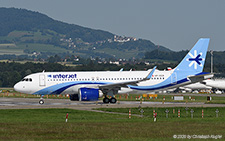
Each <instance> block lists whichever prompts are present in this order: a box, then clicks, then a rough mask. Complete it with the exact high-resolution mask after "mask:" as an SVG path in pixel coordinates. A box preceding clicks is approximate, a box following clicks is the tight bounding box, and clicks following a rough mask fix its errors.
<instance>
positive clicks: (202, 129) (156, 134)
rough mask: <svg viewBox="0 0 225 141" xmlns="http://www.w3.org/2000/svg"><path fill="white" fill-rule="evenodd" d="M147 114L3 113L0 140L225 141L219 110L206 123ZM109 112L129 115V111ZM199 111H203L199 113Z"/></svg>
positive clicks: (68, 111) (25, 111)
mask: <svg viewBox="0 0 225 141" xmlns="http://www.w3.org/2000/svg"><path fill="white" fill-rule="evenodd" d="M135 109H137V108H134V109H132V112H134V111H135ZM102 110H104V109H102ZM137 110H138V109H137ZM144 110H145V113H146V114H144V115H145V116H144V117H143V118H141V117H135V116H132V118H131V119H128V115H119V114H106V113H96V112H89V111H78V110H72V109H32V110H31V109H26V110H0V124H1V126H0V140H174V138H173V136H174V135H222V139H225V138H224V137H225V128H224V127H225V123H224V121H225V117H224V112H223V111H224V110H225V109H224V108H219V111H220V113H219V117H218V118H216V117H215V116H214V115H215V114H214V110H215V109H214V108H208V114H209V116H208V117H205V118H203V119H202V118H201V117H198V116H194V118H193V119H191V118H190V117H184V116H183V115H182V114H183V113H181V117H180V118H177V117H176V116H174V117H171V116H169V118H168V119H167V118H166V117H165V114H164V110H165V109H164V108H161V109H160V108H158V109H156V112H157V113H158V119H157V122H153V118H152V110H153V109H152V108H145V109H144ZM205 110H206V109H205ZM108 111H117V112H124V113H127V114H128V109H114V110H113V109H108ZM181 111H183V110H182V109H181ZM199 111H200V112H201V108H197V109H195V112H196V113H197V112H199ZM161 112H162V114H161ZM206 112H207V111H206ZM67 113H68V114H69V118H68V122H67V123H66V122H65V117H66V114H67ZM147 113H149V116H148V114H147ZM136 114H138V111H137V113H136Z"/></svg>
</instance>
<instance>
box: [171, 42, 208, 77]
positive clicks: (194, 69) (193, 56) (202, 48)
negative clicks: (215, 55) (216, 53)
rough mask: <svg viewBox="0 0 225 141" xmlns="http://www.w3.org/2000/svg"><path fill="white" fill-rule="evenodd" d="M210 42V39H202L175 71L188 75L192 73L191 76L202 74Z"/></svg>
mask: <svg viewBox="0 0 225 141" xmlns="http://www.w3.org/2000/svg"><path fill="white" fill-rule="evenodd" d="M209 40H210V39H209V38H200V39H199V40H198V42H197V43H196V44H195V45H194V47H193V48H192V49H191V50H190V51H189V52H188V54H187V55H186V56H185V57H184V59H183V60H182V61H181V62H180V64H179V65H178V66H177V67H176V68H175V70H174V71H175V72H176V71H184V72H187V74H190V72H191V74H193V73H194V74H197V73H201V72H202V71H203V68H204V64H205V60H206V54H207V50H208V46H209Z"/></svg>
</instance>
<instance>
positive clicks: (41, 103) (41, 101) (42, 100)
mask: <svg viewBox="0 0 225 141" xmlns="http://www.w3.org/2000/svg"><path fill="white" fill-rule="evenodd" d="M43 96H44V95H41V99H40V100H39V104H40V105H43V104H44V103H45V102H44V99H43Z"/></svg>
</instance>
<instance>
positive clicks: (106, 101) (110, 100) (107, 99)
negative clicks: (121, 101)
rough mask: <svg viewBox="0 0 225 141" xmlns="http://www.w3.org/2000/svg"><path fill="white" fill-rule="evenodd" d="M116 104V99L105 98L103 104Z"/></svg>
mask: <svg viewBox="0 0 225 141" xmlns="http://www.w3.org/2000/svg"><path fill="white" fill-rule="evenodd" d="M116 102H117V100H116V99H115V98H114V97H112V98H110V99H109V98H108V97H105V98H103V103H116Z"/></svg>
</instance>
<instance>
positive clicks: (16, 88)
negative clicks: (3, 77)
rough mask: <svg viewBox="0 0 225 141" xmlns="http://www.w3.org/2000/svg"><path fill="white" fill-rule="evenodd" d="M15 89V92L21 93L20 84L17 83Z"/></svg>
mask: <svg viewBox="0 0 225 141" xmlns="http://www.w3.org/2000/svg"><path fill="white" fill-rule="evenodd" d="M13 88H14V90H15V91H17V92H19V90H20V87H19V83H16V84H15V85H14V87H13Z"/></svg>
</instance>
